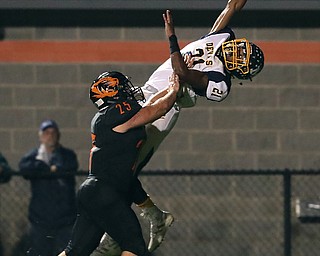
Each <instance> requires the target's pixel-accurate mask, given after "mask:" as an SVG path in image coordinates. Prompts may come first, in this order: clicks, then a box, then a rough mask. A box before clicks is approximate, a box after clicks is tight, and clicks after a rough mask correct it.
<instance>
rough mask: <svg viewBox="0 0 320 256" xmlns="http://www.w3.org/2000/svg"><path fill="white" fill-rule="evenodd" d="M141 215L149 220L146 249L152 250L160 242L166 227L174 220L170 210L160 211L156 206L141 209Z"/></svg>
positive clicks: (166, 229)
mask: <svg viewBox="0 0 320 256" xmlns="http://www.w3.org/2000/svg"><path fill="white" fill-rule="evenodd" d="M141 216H143V217H144V218H146V219H147V220H149V222H150V241H149V245H148V251H149V252H153V251H154V250H155V249H157V248H158V247H159V245H160V244H161V243H162V241H163V239H164V236H165V234H166V233H167V231H168V228H169V227H170V226H171V225H172V223H173V221H174V218H173V215H172V214H171V213H170V212H166V211H162V210H160V209H159V208H158V207H156V206H154V207H151V208H146V209H143V213H141Z"/></svg>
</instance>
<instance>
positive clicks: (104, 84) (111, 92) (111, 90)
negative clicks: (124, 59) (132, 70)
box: [91, 76, 119, 99]
mask: <svg viewBox="0 0 320 256" xmlns="http://www.w3.org/2000/svg"><path fill="white" fill-rule="evenodd" d="M118 85H119V79H118V78H114V77H110V76H108V77H102V78H100V79H99V80H98V81H97V82H95V83H94V84H93V85H92V86H91V91H92V92H93V93H94V94H95V95H94V96H93V97H95V98H98V99H101V98H104V97H113V96H115V95H117V93H118Z"/></svg>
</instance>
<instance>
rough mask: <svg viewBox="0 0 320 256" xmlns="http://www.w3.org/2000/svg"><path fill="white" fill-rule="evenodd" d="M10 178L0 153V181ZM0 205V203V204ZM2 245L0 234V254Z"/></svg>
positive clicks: (9, 170)
mask: <svg viewBox="0 0 320 256" xmlns="http://www.w3.org/2000/svg"><path fill="white" fill-rule="evenodd" d="M10 179H11V168H10V166H9V164H8V161H7V160H6V159H5V158H4V156H3V155H2V154H1V153H0V183H6V182H8V181H9V180H10ZM0 207H1V204H0ZM3 255H4V254H3V245H2V240H1V234H0V256H3Z"/></svg>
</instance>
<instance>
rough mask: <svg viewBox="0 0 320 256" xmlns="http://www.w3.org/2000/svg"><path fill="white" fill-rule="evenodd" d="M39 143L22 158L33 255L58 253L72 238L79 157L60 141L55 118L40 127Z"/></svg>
mask: <svg viewBox="0 0 320 256" xmlns="http://www.w3.org/2000/svg"><path fill="white" fill-rule="evenodd" d="M39 140H40V146H39V147H38V148H35V149H33V150H31V151H30V152H29V153H27V154H26V155H25V156H23V157H22V159H21V160H20V162H19V169H20V172H21V173H22V175H23V177H24V178H25V179H27V180H30V182H31V202H30V205H29V221H30V225H31V227H30V234H29V237H30V243H31V244H30V249H29V250H28V252H27V255H30V256H39V255H41V256H55V255H57V254H58V253H59V252H60V251H61V250H62V249H63V248H64V247H65V245H66V243H67V242H68V240H69V239H70V235H71V230H72V226H73V224H74V221H75V218H76V201H75V177H74V174H75V172H76V171H77V170H78V160H77V156H76V154H75V152H74V151H73V150H70V149H67V148H65V147H63V146H62V145H61V144H60V143H59V140H60V131H59V127H58V125H57V123H56V122H55V121H54V120H45V121H43V122H42V123H41V125H40V128H39Z"/></svg>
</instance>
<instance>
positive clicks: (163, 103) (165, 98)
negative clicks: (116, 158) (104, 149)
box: [113, 73, 180, 133]
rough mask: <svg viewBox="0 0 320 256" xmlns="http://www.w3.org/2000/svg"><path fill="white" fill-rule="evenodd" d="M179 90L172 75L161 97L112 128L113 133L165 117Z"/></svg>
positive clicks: (175, 78)
mask: <svg viewBox="0 0 320 256" xmlns="http://www.w3.org/2000/svg"><path fill="white" fill-rule="evenodd" d="M179 89H180V83H179V77H178V75H176V74H175V73H173V74H172V75H171V76H170V78H169V87H168V88H167V89H165V91H164V93H163V94H161V97H159V98H157V100H155V101H154V102H153V103H151V104H149V105H146V106H144V107H142V108H141V109H140V111H139V112H137V113H136V114H135V115H134V116H133V117H131V118H130V119H129V120H128V121H126V122H125V123H123V124H120V125H118V126H116V127H114V128H113V130H114V131H115V132H119V133H124V132H126V131H128V130H129V129H132V128H135V127H138V126H142V125H146V124H148V123H152V122H153V121H155V120H157V119H158V118H160V117H161V116H163V115H165V114H166V113H167V112H168V111H169V110H170V109H171V108H172V106H173V104H174V103H175V101H176V99H177V94H178V92H179Z"/></svg>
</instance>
